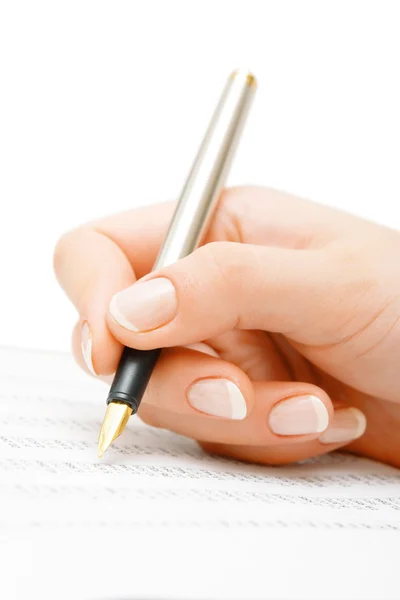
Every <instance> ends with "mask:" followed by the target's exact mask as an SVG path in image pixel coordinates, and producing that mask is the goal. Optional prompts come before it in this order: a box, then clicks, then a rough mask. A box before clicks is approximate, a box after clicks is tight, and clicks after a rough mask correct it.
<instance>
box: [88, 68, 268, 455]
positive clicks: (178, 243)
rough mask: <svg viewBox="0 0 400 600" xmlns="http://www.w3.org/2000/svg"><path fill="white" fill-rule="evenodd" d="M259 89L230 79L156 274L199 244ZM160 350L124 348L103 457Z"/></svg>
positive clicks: (237, 75)
mask: <svg viewBox="0 0 400 600" xmlns="http://www.w3.org/2000/svg"><path fill="white" fill-rule="evenodd" d="M255 89H256V80H255V77H254V76H253V75H252V74H251V73H249V72H248V71H235V72H233V73H232V75H231V76H230V77H229V79H228V81H227V83H226V85H225V88H224V90H223V93H222V96H221V99H220V101H219V103H218V105H217V108H216V109H215V112H214V115H213V117H212V119H211V122H210V124H209V127H208V129H207V132H206V134H205V136H204V139H203V142H202V144H201V146H200V149H199V151H198V153H197V156H196V158H195V160H194V163H193V166H192V168H191V170H190V172H189V175H188V178H187V180H186V183H185V185H184V187H183V190H182V193H181V195H180V198H179V200H178V203H177V206H176V209H175V212H174V215H173V217H172V220H171V223H170V226H169V229H168V232H167V235H166V238H165V241H164V243H163V245H162V247H161V250H160V252H159V255H158V257H157V260H156V262H155V265H154V267H153V271H154V270H156V269H160V268H162V267H166V266H168V265H171V264H173V263H175V262H177V261H178V260H179V259H181V258H184V257H185V256H187V255H188V254H190V253H191V252H193V251H194V250H195V249H196V248H197V247H198V245H199V244H200V243H201V241H202V239H203V237H204V234H205V232H206V230H207V227H208V225H209V222H210V218H211V216H212V213H213V209H214V208H215V206H216V204H217V201H218V198H219V195H220V193H221V191H222V187H223V185H224V183H225V180H226V177H227V175H228V171H229V168H230V165H231V163H232V159H233V156H234V153H235V150H236V147H237V144H238V142H239V138H240V134H241V132H242V128H243V125H244V122H245V120H246V116H247V113H248V110H249V107H250V104H251V101H252V98H253V96H254V92H255ZM160 353H161V349H155V350H135V349H134V348H128V347H125V348H124V350H123V352H122V356H121V360H120V362H119V365H118V369H117V372H116V374H115V377H114V380H113V383H112V385H111V388H110V392H109V394H108V398H107V410H106V414H105V417H104V421H103V425H102V427H101V430H100V435H99V442H98V455H99V458H101V457H102V456H103V454H104V452H105V451H106V450H107V448H108V447H109V446H110V444H112V442H113V441H114V440H115V439H116V438H117V437H118V436H119V435H121V433H122V432H123V430H124V429H125V427H126V424H127V422H128V420H129V417H130V416H131V415H132V414H135V413H136V412H137V410H138V408H139V405H140V402H141V400H142V397H143V395H144V392H145V390H146V386H147V384H148V382H149V379H150V377H151V374H152V372H153V369H154V367H155V365H156V362H157V359H158V357H159V355H160Z"/></svg>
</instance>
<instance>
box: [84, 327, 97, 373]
mask: <svg viewBox="0 0 400 600" xmlns="http://www.w3.org/2000/svg"><path fill="white" fill-rule="evenodd" d="M92 345H93V340H92V334H91V331H90V327H89V323H88V322H87V321H84V322H83V325H82V330H81V349H82V355H83V358H84V360H85V363H86V366H87V368H88V369H89V371H90V372H91V373H92V375H96V371H95V370H94V367H93V361H92Z"/></svg>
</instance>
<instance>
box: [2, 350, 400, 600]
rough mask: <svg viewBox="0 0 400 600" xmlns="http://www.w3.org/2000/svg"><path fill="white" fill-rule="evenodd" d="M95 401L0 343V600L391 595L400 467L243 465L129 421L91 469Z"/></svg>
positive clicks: (66, 370) (73, 376) (82, 382)
mask: <svg viewBox="0 0 400 600" xmlns="http://www.w3.org/2000/svg"><path fill="white" fill-rule="evenodd" d="M106 395H107V386H106V385H105V384H103V383H101V382H99V381H96V380H95V379H94V378H92V377H89V376H86V375H85V374H83V373H81V372H80V371H79V369H78V367H76V366H75V365H74V363H73V361H72V358H70V357H69V356H68V355H63V354H57V353H45V352H39V351H37V352H36V351H28V350H18V349H6V348H3V349H0V509H1V510H0V569H1V575H0V598H4V600H8V599H14V598H15V599H18V600H19V599H21V600H22V599H25V598H31V599H36V598H38V599H40V600H43V599H46V598H49V599H50V598H51V599H58V600H63V599H64V598H65V599H67V598H68V600H122V599H125V600H128V599H132V600H135V599H150V598H152V599H154V600H158V599H159V600H163V599H174V598H176V599H182V600H183V599H192V598H193V599H195V600H215V599H226V600H227V599H232V600H239V599H242V600H252V599H254V600H256V599H274V600H275V599H282V600H287V599H292V598H293V599H296V600H297V599H303V598H304V599H305V598H307V599H313V598H315V599H318V600H321V599H325V598H326V599H331V598H332V599H333V598H353V599H358V598H360V599H361V598H362V599H363V600H365V599H369V598H371V599H372V598H379V599H382V600H383V599H386V598H388V599H389V598H397V599H398V598H400V578H399V577H398V574H397V573H398V552H399V549H400V471H398V470H396V469H393V468H391V467H388V466H385V465H382V464H380V463H376V462H373V461H370V460H367V459H362V458H358V457H355V456H352V455H350V454H344V453H335V454H331V455H328V456H325V457H321V458H318V459H313V460H309V461H305V462H303V463H302V464H298V465H294V466H287V467H279V468H278V467H262V466H253V465H245V464H242V463H240V462H235V461H232V460H227V459H223V458H219V457H215V456H208V455H207V454H205V453H204V452H203V451H202V450H201V449H200V447H199V446H198V445H197V444H196V443H195V442H194V441H193V440H189V439H186V438H184V437H181V436H178V435H175V434H173V433H171V432H168V431H164V430H160V429H155V428H150V427H148V426H146V425H144V424H143V423H141V422H140V420H139V418H138V417H133V418H131V419H130V422H129V424H128V427H127V429H126V431H125V433H124V435H123V436H121V437H120V438H119V439H118V440H117V441H116V442H115V443H114V445H113V446H112V447H111V448H110V449H109V450H108V451H107V453H106V455H105V457H104V458H103V459H102V460H99V459H98V458H97V436H98V432H99V429H100V425H101V421H102V419H103V416H104V410H105V398H106Z"/></svg>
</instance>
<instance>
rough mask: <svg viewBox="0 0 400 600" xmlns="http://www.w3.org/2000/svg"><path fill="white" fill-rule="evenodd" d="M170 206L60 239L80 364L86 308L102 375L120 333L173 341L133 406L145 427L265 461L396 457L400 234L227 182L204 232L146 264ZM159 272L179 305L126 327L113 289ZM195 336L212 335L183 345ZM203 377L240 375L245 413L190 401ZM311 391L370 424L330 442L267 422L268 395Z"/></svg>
mask: <svg viewBox="0 0 400 600" xmlns="http://www.w3.org/2000/svg"><path fill="white" fill-rule="evenodd" d="M172 211H173V204H172V203H166V204H161V205H153V206H150V207H146V208H142V209H138V210H132V211H129V212H126V213H123V214H118V215H114V216H111V217H107V218H105V219H101V220H98V221H95V222H92V223H89V224H86V225H84V226H82V227H80V228H78V229H76V230H74V231H71V232H69V233H67V234H65V235H64V236H63V237H62V238H61V240H60V241H59V243H58V245H57V247H56V250H55V259H54V264H55V270H56V274H57V277H58V280H59V282H60V284H61V285H62V287H63V288H64V290H65V292H66V293H67V295H68V297H69V298H70V299H71V301H72V302H73V303H74V304H75V306H76V308H77V310H78V312H79V322H78V323H77V326H76V327H75V330H74V332H73V352H74V355H75V357H76V360H77V362H78V364H80V366H81V367H82V368H84V369H86V370H87V368H86V365H85V362H84V359H83V356H82V352H81V349H80V338H81V328H82V324H83V323H84V322H85V321H86V322H87V323H88V324H89V327H90V331H91V336H92V343H93V345H92V362H93V367H94V369H95V372H96V374H97V375H99V376H102V377H103V378H104V377H105V376H107V375H111V374H112V373H114V372H115V370H116V367H117V364H118V359H119V357H120V354H121V351H122V344H124V345H127V346H131V347H135V348H139V349H150V348H156V347H163V348H166V349H167V350H166V351H165V352H164V353H163V355H162V358H161V359H160V361H159V363H158V364H157V367H156V370H155V372H154V374H153V377H152V379H151V383H150V385H149V388H148V390H147V392H146V395H145V398H144V400H143V402H142V405H141V409H140V416H141V418H142V419H143V420H144V421H145V422H147V423H149V424H151V425H153V426H156V427H163V428H168V429H171V430H173V431H176V432H178V433H181V434H184V435H186V436H189V437H193V438H194V439H196V440H198V441H199V442H200V443H201V445H202V446H203V447H204V448H205V449H206V450H208V451H211V452H213V453H219V454H223V455H225V456H230V457H234V458H236V459H240V460H245V461H252V462H257V463H263V464H284V463H289V462H293V461H297V460H302V459H305V458H308V457H312V456H316V455H319V454H323V453H326V452H330V451H332V450H335V449H337V448H339V447H345V448H346V449H347V450H349V451H351V452H354V453H356V454H360V455H363V456H367V457H371V458H374V459H377V460H380V461H384V462H386V463H389V464H391V465H394V466H397V467H400V435H399V431H400V366H399V365H400V359H399V348H400V234H399V233H398V232H396V231H392V230H390V229H388V228H386V227H383V226H379V225H376V224H373V223H369V222H366V221H364V220H362V219H360V218H357V217H354V216H351V215H349V214H346V213H344V212H340V211H337V210H334V209H331V208H328V207H325V206H321V205H318V204H315V203H312V202H310V201H307V200H303V199H300V198H296V197H293V196H290V195H288V194H284V193H281V192H276V191H273V190H268V189H264V188H256V187H243V188H234V189H229V190H226V191H225V192H224V193H223V195H222V197H221V199H220V202H219V205H218V209H217V211H216V213H215V215H214V218H213V221H212V224H211V227H210V230H209V232H208V235H207V239H206V240H205V245H204V246H202V247H201V248H199V249H198V250H196V251H195V252H194V253H193V254H192V255H190V256H189V257H187V258H185V259H183V260H181V261H179V262H178V263H176V264H175V265H172V266H170V267H167V268H164V269H161V270H160V271H159V272H157V273H150V271H151V268H152V264H153V263H154V261H155V258H156V255H157V251H158V248H159V246H160V244H161V243H162V240H163V237H164V235H165V231H166V228H167V225H168V222H169V220H170V217H171V215H172ZM160 276H162V277H166V278H168V279H169V280H170V281H171V282H172V283H173V285H174V287H175V291H176V294H177V297H178V311H177V314H176V316H175V317H174V318H173V319H172V321H170V322H169V323H166V324H164V325H163V326H161V327H158V328H156V329H154V330H150V331H146V332H144V333H143V332H134V331H129V330H128V329H125V328H124V327H121V326H120V325H119V324H118V323H117V322H116V321H115V320H114V319H113V318H112V316H111V315H110V313H109V304H110V301H111V299H112V297H113V296H114V294H116V293H117V292H119V291H120V290H123V289H124V288H127V287H129V286H131V285H132V284H133V283H134V282H135V281H136V280H137V279H140V278H145V279H146V278H147V279H154V278H156V277H160ZM199 342H201V343H203V342H204V343H205V344H206V345H203V346H200V347H198V346H197V349H190V348H186V347H185V346H187V345H191V344H197V343H199ZM210 348H211V350H210ZM199 350H201V351H199ZM213 350H214V352H213ZM210 352H211V353H213V354H214V355H213V356H211V355H210ZM215 353H217V357H216V356H215ZM209 377H212V378H215V377H224V378H227V379H229V380H231V381H232V382H234V383H235V384H236V385H237V386H238V387H239V388H240V390H241V392H242V394H243V396H244V397H245V399H246V403H247V409H248V414H247V416H246V418H245V419H243V420H241V421H232V420H229V419H222V418H217V417H212V416H209V415H206V414H203V413H200V412H199V411H196V410H195V409H194V408H192V407H191V406H190V405H189V403H188V401H187V390H188V388H189V387H190V385H191V384H192V383H193V382H194V381H197V380H199V379H201V378H209ZM106 379H107V378H106ZM310 393H311V394H314V395H316V396H318V397H319V398H320V399H321V400H322V401H323V402H324V404H325V406H326V408H327V410H328V412H329V416H330V420H331V421H332V419H333V415H334V411H337V410H340V409H342V408H344V407H348V406H354V407H357V408H359V409H360V410H361V411H362V412H363V413H364V415H365V416H366V419H367V429H366V432H365V433H364V435H362V437H361V438H359V439H357V440H355V441H353V442H351V443H350V444H343V443H341V444H328V445H327V444H322V443H321V442H320V441H319V439H318V438H319V436H320V434H307V435H291V436H283V435H276V434H275V433H273V432H272V431H271V429H270V427H269V424H268V416H269V414H270V411H271V409H272V407H273V406H274V405H276V404H277V403H278V402H280V401H281V400H283V399H286V398H288V397H292V396H297V395H302V394H310Z"/></svg>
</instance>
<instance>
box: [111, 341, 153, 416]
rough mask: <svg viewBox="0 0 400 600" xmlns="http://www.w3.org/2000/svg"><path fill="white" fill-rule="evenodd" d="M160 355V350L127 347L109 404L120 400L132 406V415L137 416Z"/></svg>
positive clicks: (116, 374)
mask: <svg viewBox="0 0 400 600" xmlns="http://www.w3.org/2000/svg"><path fill="white" fill-rule="evenodd" d="M160 353H161V350H160V349H158V348H157V349H156V350H135V349H134V348H127V347H125V348H124V350H123V352H122V356H121V360H120V362H119V365H118V369H117V372H116V373H115V377H114V381H113V383H112V386H111V388H110V392H109V394H108V398H107V404H109V403H110V402H112V401H113V400H119V401H120V402H123V403H124V404H127V405H128V406H130V407H131V409H132V414H135V413H136V412H137V410H138V408H139V405H140V402H141V400H142V398H143V395H144V392H145V390H146V387H147V384H148V382H149V379H150V377H151V374H152V372H153V369H154V367H155V364H156V362H157V359H158V357H159V356H160Z"/></svg>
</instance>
